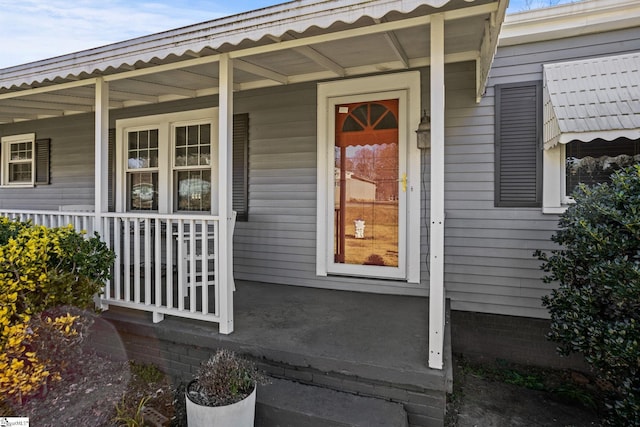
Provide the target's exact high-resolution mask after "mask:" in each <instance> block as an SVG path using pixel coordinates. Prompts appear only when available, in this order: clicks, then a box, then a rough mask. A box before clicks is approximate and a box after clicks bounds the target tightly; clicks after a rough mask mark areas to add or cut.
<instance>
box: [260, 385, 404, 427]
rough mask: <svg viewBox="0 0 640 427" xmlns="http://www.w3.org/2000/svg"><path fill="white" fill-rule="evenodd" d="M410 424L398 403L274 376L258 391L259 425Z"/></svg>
mask: <svg viewBox="0 0 640 427" xmlns="http://www.w3.org/2000/svg"><path fill="white" fill-rule="evenodd" d="M300 426H305V427H365V426H366V427H407V426H408V422H407V413H406V412H405V410H404V408H403V407H402V405H401V404H399V403H392V402H388V401H385V400H382V399H375V398H370V397H362V396H357V395H355V394H350V393H343V392H339V391H335V390H330V389H327V388H322V387H316V386H310V385H305V384H300V383H297V382H293V381H288V380H282V379H275V378H273V379H271V382H270V384H267V385H263V386H260V387H259V388H258V394H257V405H256V427H300Z"/></svg>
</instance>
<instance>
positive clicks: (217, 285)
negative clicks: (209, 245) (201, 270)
mask: <svg viewBox="0 0 640 427" xmlns="http://www.w3.org/2000/svg"><path fill="white" fill-rule="evenodd" d="M219 225H220V221H215V222H214V223H213V271H214V275H213V289H214V295H215V297H214V298H215V308H216V312H215V315H216V316H220V282H219V281H218V272H219V271H220V270H219V267H220V266H219V265H218V259H219V258H218V254H219V253H220V252H219V250H220V244H219V240H218V226H219Z"/></svg>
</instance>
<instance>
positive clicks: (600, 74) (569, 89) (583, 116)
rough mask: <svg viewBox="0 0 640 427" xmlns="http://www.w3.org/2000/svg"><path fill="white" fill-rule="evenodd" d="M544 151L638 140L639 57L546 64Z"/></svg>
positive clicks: (639, 131) (639, 117)
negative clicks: (575, 144) (597, 141)
mask: <svg viewBox="0 0 640 427" xmlns="http://www.w3.org/2000/svg"><path fill="white" fill-rule="evenodd" d="M543 94H544V95H543V96H544V148H545V149H549V148H552V147H554V146H556V145H557V144H558V143H560V144H566V143H568V142H571V141H583V142H589V141H593V140H594V139H603V140H606V141H612V140H614V139H616V138H621V137H623V138H629V139H640V52H636V53H632V54H626V55H618V56H608V57H602V58H593V59H588V60H582V61H573V62H563V63H557V64H545V65H544V89H543Z"/></svg>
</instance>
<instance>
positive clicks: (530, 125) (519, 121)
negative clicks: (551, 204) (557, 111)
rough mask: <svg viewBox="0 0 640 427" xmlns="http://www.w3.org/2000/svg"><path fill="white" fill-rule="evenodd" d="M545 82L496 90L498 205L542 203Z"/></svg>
mask: <svg viewBox="0 0 640 427" xmlns="http://www.w3.org/2000/svg"><path fill="white" fill-rule="evenodd" d="M541 137H542V87H541V82H539V81H535V82H527V83H518V84H508V85H498V86H496V87H495V205H496V206H502V207H537V206H541V204H542V203H541V202H542V163H541V160H542V140H541V139H542V138H541Z"/></svg>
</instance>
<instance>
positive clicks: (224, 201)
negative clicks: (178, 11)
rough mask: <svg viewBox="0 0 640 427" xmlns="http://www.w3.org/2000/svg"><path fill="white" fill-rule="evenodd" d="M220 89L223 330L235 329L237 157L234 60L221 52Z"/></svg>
mask: <svg viewBox="0 0 640 427" xmlns="http://www.w3.org/2000/svg"><path fill="white" fill-rule="evenodd" d="M219 80H220V93H219V98H218V99H219V101H218V102H219V105H218V106H219V113H218V114H219V116H218V117H219V120H218V217H219V218H220V223H219V227H218V270H217V271H216V276H217V280H218V288H219V291H218V292H219V293H218V295H219V297H220V333H221V334H230V333H231V332H233V284H232V279H231V278H232V277H233V275H232V274H231V271H230V269H232V268H233V263H232V258H233V254H232V253H230V248H231V239H233V236H232V235H231V233H230V224H231V200H232V188H231V182H232V180H231V170H232V168H231V164H232V163H231V162H232V161H233V157H232V155H233V149H232V148H233V61H232V60H231V59H230V58H229V55H227V54H223V55H221V56H220V76H219Z"/></svg>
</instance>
